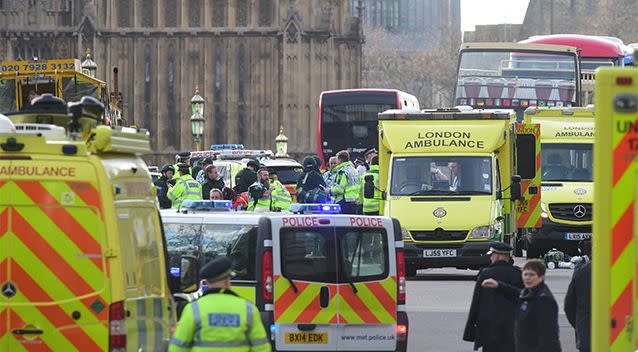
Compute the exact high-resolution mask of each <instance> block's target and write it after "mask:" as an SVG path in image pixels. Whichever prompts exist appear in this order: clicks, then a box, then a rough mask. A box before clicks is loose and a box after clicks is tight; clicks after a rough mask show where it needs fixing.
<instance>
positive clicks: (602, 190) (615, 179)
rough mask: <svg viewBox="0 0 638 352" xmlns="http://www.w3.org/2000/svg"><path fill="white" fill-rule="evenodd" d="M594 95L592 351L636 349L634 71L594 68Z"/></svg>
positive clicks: (637, 94)
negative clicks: (595, 69)
mask: <svg viewBox="0 0 638 352" xmlns="http://www.w3.org/2000/svg"><path fill="white" fill-rule="evenodd" d="M594 99H595V104H594V109H595V124H596V136H595V143H594V155H595V156H596V157H595V158H594V168H593V169H594V180H596V182H594V204H595V205H596V206H595V207H594V209H593V210H594V216H593V233H594V236H593V238H592V245H593V248H592V253H593V259H592V263H591V265H592V283H594V284H593V285H592V288H591V290H592V299H591V307H592V318H591V331H592V332H595V333H593V334H591V338H592V340H591V343H592V344H591V350H592V351H594V352H597V351H609V352H621V351H635V350H637V349H638V330H637V329H636V321H637V320H638V314H637V313H638V310H637V309H636V305H635V302H636V301H637V300H638V291H636V280H637V277H638V276H637V275H638V270H637V269H638V265H637V264H638V256H637V253H638V248H637V246H638V241H637V240H636V237H637V236H638V231H637V230H638V226H636V213H635V210H636V207H637V206H638V204H636V198H637V195H638V193H637V192H638V178H637V172H638V163H637V162H636V161H637V159H636V157H638V143H637V142H638V122H637V121H636V116H638V69H637V68H635V67H626V68H600V69H598V70H597V71H596V88H595V93H594Z"/></svg>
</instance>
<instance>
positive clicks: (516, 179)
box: [510, 175, 521, 201]
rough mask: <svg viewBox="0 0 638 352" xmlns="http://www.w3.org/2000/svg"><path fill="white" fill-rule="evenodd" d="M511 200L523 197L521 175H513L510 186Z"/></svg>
mask: <svg viewBox="0 0 638 352" xmlns="http://www.w3.org/2000/svg"><path fill="white" fill-rule="evenodd" d="M510 195H511V198H510V199H511V200H514V201H516V200H520V199H521V177H520V176H518V175H513V176H512V185H511V186H510Z"/></svg>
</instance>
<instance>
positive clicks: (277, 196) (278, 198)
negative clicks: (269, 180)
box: [270, 180, 292, 210]
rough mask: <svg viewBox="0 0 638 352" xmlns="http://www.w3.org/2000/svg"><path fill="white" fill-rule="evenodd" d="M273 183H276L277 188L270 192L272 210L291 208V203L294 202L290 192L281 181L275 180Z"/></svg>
mask: <svg viewBox="0 0 638 352" xmlns="http://www.w3.org/2000/svg"><path fill="white" fill-rule="evenodd" d="M273 183H274V184H275V189H274V190H273V191H272V193H271V194H270V196H271V197H272V209H271V210H278V209H279V210H290V204H291V203H292V198H291V197H290V192H288V190H287V189H286V186H284V185H283V184H282V183H281V182H279V181H277V180H275V181H273Z"/></svg>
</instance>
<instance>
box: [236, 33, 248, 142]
mask: <svg viewBox="0 0 638 352" xmlns="http://www.w3.org/2000/svg"><path fill="white" fill-rule="evenodd" d="M237 62H238V68H239V72H238V76H239V77H238V78H239V111H238V113H237V115H238V119H237V132H238V133H239V136H238V137H239V143H245V142H246V48H245V47H244V44H241V45H239V53H238V54H237Z"/></svg>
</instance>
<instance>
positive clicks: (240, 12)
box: [236, 0, 248, 27]
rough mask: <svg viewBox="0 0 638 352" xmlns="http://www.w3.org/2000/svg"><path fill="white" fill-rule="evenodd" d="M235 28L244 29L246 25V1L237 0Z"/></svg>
mask: <svg viewBox="0 0 638 352" xmlns="http://www.w3.org/2000/svg"><path fill="white" fill-rule="evenodd" d="M236 21H237V26H238V27H245V26H246V25H248V1H247V0H237V16H236Z"/></svg>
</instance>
